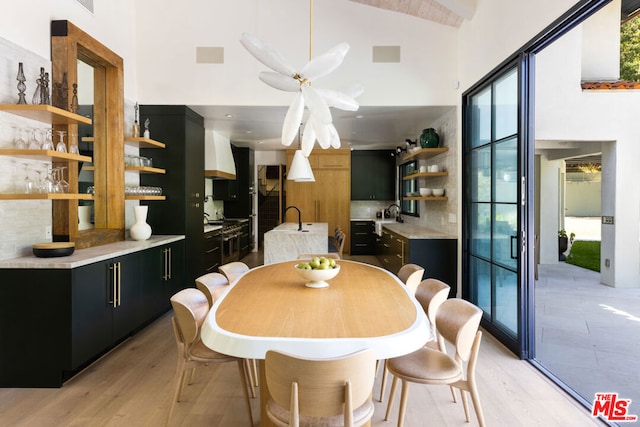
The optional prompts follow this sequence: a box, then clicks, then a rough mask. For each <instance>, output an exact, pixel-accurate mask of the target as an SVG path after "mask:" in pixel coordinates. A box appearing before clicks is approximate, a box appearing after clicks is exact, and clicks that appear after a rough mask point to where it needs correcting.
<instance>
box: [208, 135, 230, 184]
mask: <svg viewBox="0 0 640 427" xmlns="http://www.w3.org/2000/svg"><path fill="white" fill-rule="evenodd" d="M204 176H206V177H207V178H213V179H236V163H235V161H234V160H233V152H232V151H231V141H229V138H227V137H225V136H224V135H222V134H220V133H219V132H215V131H212V130H205V136H204Z"/></svg>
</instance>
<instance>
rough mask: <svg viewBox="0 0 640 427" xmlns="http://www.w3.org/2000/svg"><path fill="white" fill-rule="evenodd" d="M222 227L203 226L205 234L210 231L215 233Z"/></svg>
mask: <svg viewBox="0 0 640 427" xmlns="http://www.w3.org/2000/svg"><path fill="white" fill-rule="evenodd" d="M221 229H222V226H221V225H205V226H204V232H205V233H209V232H210V231H216V230H221Z"/></svg>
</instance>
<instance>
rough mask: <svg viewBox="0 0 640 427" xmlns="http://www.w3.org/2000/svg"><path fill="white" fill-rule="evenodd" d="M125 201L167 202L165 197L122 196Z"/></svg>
mask: <svg viewBox="0 0 640 427" xmlns="http://www.w3.org/2000/svg"><path fill="white" fill-rule="evenodd" d="M124 199H125V200H167V196H124Z"/></svg>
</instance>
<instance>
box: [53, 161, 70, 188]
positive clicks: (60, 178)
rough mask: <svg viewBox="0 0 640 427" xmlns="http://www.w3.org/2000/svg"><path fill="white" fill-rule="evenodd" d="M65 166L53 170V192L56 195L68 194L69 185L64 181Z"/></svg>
mask: <svg viewBox="0 0 640 427" xmlns="http://www.w3.org/2000/svg"><path fill="white" fill-rule="evenodd" d="M66 168H67V167H66V166H60V167H57V168H55V169H54V174H55V192H56V193H68V192H69V183H68V182H67V181H65V179H64V170H65V169H66Z"/></svg>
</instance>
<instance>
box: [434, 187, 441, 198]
mask: <svg viewBox="0 0 640 427" xmlns="http://www.w3.org/2000/svg"><path fill="white" fill-rule="evenodd" d="M433 195H434V196H436V197H441V196H444V188H434V189H433Z"/></svg>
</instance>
